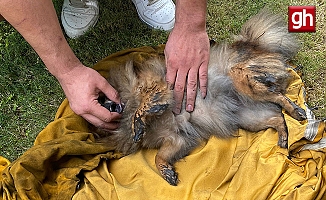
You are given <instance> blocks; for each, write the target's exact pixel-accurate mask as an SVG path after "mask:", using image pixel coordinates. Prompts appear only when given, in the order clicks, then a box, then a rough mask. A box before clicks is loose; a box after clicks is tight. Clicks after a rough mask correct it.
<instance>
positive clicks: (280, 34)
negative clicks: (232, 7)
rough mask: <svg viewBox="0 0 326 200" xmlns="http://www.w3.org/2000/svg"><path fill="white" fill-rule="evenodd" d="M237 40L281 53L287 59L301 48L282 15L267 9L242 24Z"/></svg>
mask: <svg viewBox="0 0 326 200" xmlns="http://www.w3.org/2000/svg"><path fill="white" fill-rule="evenodd" d="M236 40H237V41H238V42H250V43H252V44H255V45H258V46H259V47H262V48H263V49H265V50H268V51H270V52H275V53H281V54H282V55H284V56H285V58H286V59H289V58H291V57H292V56H294V55H295V54H296V53H297V51H298V49H299V46H298V44H297V41H296V38H295V37H294V35H293V34H290V33H289V32H288V29H287V26H286V25H285V23H284V20H283V19H282V17H281V16H279V15H274V14H272V13H270V12H269V11H268V10H266V9H263V10H262V11H260V12H259V13H258V14H257V15H255V16H253V17H252V18H250V19H249V20H248V21H247V22H246V23H245V24H244V25H243V26H242V29H241V32H240V34H239V35H238V36H236Z"/></svg>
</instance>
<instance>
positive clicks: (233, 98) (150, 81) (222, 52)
mask: <svg viewBox="0 0 326 200" xmlns="http://www.w3.org/2000/svg"><path fill="white" fill-rule="evenodd" d="M297 50H298V45H297V42H296V40H295V38H294V37H293V36H292V35H291V34H289V33H288V31H287V28H286V26H285V25H284V24H283V21H282V20H281V18H280V17H278V16H276V15H272V14H270V13H268V12H266V11H263V12H260V13H259V14H258V15H256V16H254V17H252V18H251V19H250V20H249V21H247V22H246V23H245V24H244V26H243V27H242V29H241V32H240V34H239V35H238V36H236V39H235V41H234V42H233V43H232V44H230V45H229V44H226V43H223V44H221V45H213V46H212V47H211V51H210V61H209V67H208V92H207V96H206V98H205V99H203V98H201V97H200V96H199V95H198V96H197V98H196V102H195V110H194V111H193V112H191V113H188V112H185V111H183V112H182V113H181V114H179V115H174V114H173V112H172V107H173V95H172V91H171V90H170V89H169V87H168V86H167V83H166V81H165V73H166V67H165V62H164V57H163V56H162V58H161V59H158V58H156V59H151V60H148V61H146V62H144V63H133V62H132V61H130V62H128V63H127V64H126V65H123V66H116V67H112V68H110V69H109V70H110V76H109V78H108V81H109V82H110V84H111V85H112V86H113V87H114V88H116V89H117V91H118V92H119V93H120V96H121V99H122V102H123V103H124V104H125V108H124V111H123V113H122V119H121V121H120V123H121V126H120V128H118V129H117V130H115V131H112V132H106V131H104V130H100V129H97V133H98V134H99V135H100V136H101V138H99V139H98V141H99V142H105V143H107V145H111V146H113V147H114V148H115V149H116V151H118V152H122V153H124V154H126V155H127V154H131V153H134V152H136V151H138V150H139V149H141V148H156V149H158V153H157V155H156V158H155V162H156V166H157V169H158V170H159V172H160V174H161V175H162V177H163V178H164V179H165V180H166V181H167V182H169V183H170V184H171V185H177V183H178V177H177V173H176V171H175V169H174V166H173V164H174V163H175V162H176V161H178V160H179V159H181V158H183V157H185V156H186V155H188V154H189V152H190V151H191V150H193V149H194V148H195V147H196V146H198V145H199V144H200V143H201V142H202V141H207V140H208V139H209V138H210V137H211V136H216V137H220V138H230V137H233V136H236V135H235V134H236V131H237V130H238V129H240V128H241V129H245V130H248V131H252V132H257V131H260V130H263V129H267V128H274V129H276V130H277V132H278V134H279V141H278V145H279V146H281V147H283V148H287V137H288V133H287V127H286V124H285V121H284V117H283V114H282V108H283V109H285V110H286V111H287V112H288V113H289V114H290V115H291V116H292V117H293V118H295V119H297V120H304V119H306V115H305V111H304V110H303V109H302V108H300V107H298V106H297V105H296V104H294V103H293V102H291V101H290V100H289V99H288V98H287V97H285V96H284V93H285V90H286V88H287V87H288V85H289V82H290V81H291V79H292V76H291V75H290V73H289V72H288V70H287V69H288V67H289V66H288V64H287V61H288V60H289V59H290V58H291V57H292V56H294V55H295V54H296V52H297ZM198 94H200V92H199V91H198Z"/></svg>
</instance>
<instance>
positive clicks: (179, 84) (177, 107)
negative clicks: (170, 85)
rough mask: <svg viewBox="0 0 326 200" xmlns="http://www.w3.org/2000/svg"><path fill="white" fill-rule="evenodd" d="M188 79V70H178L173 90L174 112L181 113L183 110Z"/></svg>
mask: <svg viewBox="0 0 326 200" xmlns="http://www.w3.org/2000/svg"><path fill="white" fill-rule="evenodd" d="M186 81H187V71H185V72H182V71H181V70H180V71H178V72H177V75H176V80H175V83H174V90H173V96H174V101H175V102H174V103H175V104H174V109H173V112H174V113H175V114H180V112H181V108H182V101H183V97H184V92H185V84H186Z"/></svg>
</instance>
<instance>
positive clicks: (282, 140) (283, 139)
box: [278, 134, 288, 149]
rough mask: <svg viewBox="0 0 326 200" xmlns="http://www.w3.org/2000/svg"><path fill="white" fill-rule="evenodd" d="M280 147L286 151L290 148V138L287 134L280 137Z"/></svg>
mask: <svg viewBox="0 0 326 200" xmlns="http://www.w3.org/2000/svg"><path fill="white" fill-rule="evenodd" d="M278 146H280V147H281V148H284V149H287V148H288V137H287V135H286V134H280V135H279V136H278Z"/></svg>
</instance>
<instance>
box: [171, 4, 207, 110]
mask: <svg viewBox="0 0 326 200" xmlns="http://www.w3.org/2000/svg"><path fill="white" fill-rule="evenodd" d="M206 6H207V0H177V1H176V19H175V25H174V29H173V30H172V32H171V33H170V36H169V38H168V42H167V44H166V48H165V55H166V64H167V74H166V80H167V82H168V83H169V84H171V85H173V86H174V98H175V101H176V105H175V109H174V112H175V113H177V114H178V113H180V111H181V106H182V101H183V96H184V91H186V94H187V98H186V110H187V111H188V112H191V111H193V109H194V102H195V99H196V93H197V83H198V82H199V88H200V92H201V96H202V97H203V98H204V97H205V96H206V90H207V66H208V60H209V39H208V35H207V33H206Z"/></svg>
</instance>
